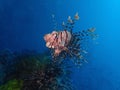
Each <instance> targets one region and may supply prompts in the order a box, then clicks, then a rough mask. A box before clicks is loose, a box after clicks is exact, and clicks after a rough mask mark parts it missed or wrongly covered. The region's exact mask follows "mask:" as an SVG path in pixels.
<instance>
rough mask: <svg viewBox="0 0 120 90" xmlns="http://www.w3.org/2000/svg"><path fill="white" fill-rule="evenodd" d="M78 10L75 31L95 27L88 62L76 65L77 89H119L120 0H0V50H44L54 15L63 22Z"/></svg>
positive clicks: (74, 77) (74, 74)
mask: <svg viewBox="0 0 120 90" xmlns="http://www.w3.org/2000/svg"><path fill="white" fill-rule="evenodd" d="M76 12H78V13H79V16H80V20H79V21H78V22H77V23H76V25H75V28H76V29H74V31H75V32H76V31H79V30H82V29H88V28H90V27H95V28H96V33H97V34H99V38H98V39H97V42H98V44H97V45H91V51H90V52H89V53H90V57H89V58H88V59H89V60H88V63H87V64H83V65H82V67H81V68H79V69H78V68H74V70H73V74H72V75H73V76H72V77H73V78H72V81H73V82H74V85H75V87H76V89H77V90H120V35H119V33H120V1H119V0H84V1H83V0H52V1H51V0H0V50H3V49H6V48H8V49H10V50H12V51H21V50H23V49H29V50H37V51H39V52H43V51H45V50H46V49H47V48H46V46H45V42H44V40H43V36H44V35H45V34H46V33H49V32H51V31H52V29H53V22H52V18H51V15H52V14H54V15H55V18H56V20H57V21H58V22H59V23H61V22H62V21H64V20H66V19H67V16H69V15H70V16H73V15H74V14H75V13H76Z"/></svg>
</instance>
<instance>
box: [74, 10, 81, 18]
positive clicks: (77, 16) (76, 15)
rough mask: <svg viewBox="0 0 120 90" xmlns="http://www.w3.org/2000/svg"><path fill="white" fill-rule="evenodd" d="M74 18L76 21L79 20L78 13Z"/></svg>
mask: <svg viewBox="0 0 120 90" xmlns="http://www.w3.org/2000/svg"><path fill="white" fill-rule="evenodd" d="M74 18H75V19H76V20H79V18H80V17H79V15H78V12H77V13H76V14H75V16H74Z"/></svg>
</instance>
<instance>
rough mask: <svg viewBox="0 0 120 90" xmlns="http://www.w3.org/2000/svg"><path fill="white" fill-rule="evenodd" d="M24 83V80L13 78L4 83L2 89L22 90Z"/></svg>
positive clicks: (0, 87) (0, 88)
mask: <svg viewBox="0 0 120 90" xmlns="http://www.w3.org/2000/svg"><path fill="white" fill-rule="evenodd" d="M22 85H23V81H22V80H16V79H13V80H10V81H8V82H7V83H5V84H4V85H1V86H0V90H21V87H22Z"/></svg>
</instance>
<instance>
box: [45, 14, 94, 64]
mask: <svg viewBox="0 0 120 90" xmlns="http://www.w3.org/2000/svg"><path fill="white" fill-rule="evenodd" d="M79 18H80V17H79V15H78V13H76V14H75V16H74V19H71V17H70V16H69V17H68V20H67V23H66V24H65V23H64V22H63V23H62V26H63V30H59V31H53V32H52V33H49V34H46V35H45V36H44V40H45V42H46V47H48V48H49V49H50V50H51V51H52V52H51V54H52V58H53V60H54V61H56V60H63V59H65V58H70V59H74V60H75V62H77V63H78V64H80V63H81V61H86V60H85V58H84V55H85V54H86V53H87V51H85V50H84V46H83V44H82V43H84V40H85V39H88V38H89V37H92V38H93V39H94V38H95V37H96V34H94V31H95V28H90V29H88V30H81V31H79V32H76V33H74V32H73V28H74V24H75V21H77V20H79Z"/></svg>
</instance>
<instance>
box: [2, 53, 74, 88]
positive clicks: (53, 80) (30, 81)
mask: <svg viewBox="0 0 120 90" xmlns="http://www.w3.org/2000/svg"><path fill="white" fill-rule="evenodd" d="M3 53H6V52H2V54H1V58H3V57H4V54H3ZM7 53H8V52H7ZM9 53H10V51H9ZM8 56H11V58H8ZM8 56H5V58H7V59H6V62H5V63H1V65H2V69H1V70H3V67H4V70H3V71H1V73H0V75H1V81H2V82H1V87H0V90H72V89H73V87H72V82H71V81H70V75H71V71H70V69H69V67H67V66H68V64H67V63H66V62H62V63H57V62H53V61H52V60H51V59H50V58H49V57H48V56H49V55H48V52H45V53H38V52H35V51H24V52H21V53H11V54H9V55H8ZM9 59H10V60H9ZM7 61H9V62H7ZM19 81H20V82H19ZM13 84H14V85H15V87H13ZM8 86H9V87H8ZM13 88H15V89H13Z"/></svg>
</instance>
